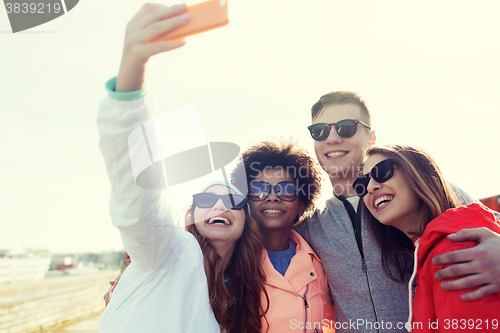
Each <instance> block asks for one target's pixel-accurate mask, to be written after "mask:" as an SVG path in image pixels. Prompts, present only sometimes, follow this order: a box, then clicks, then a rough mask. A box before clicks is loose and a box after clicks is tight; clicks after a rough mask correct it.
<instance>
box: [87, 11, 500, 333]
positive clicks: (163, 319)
mask: <svg viewBox="0 0 500 333" xmlns="http://www.w3.org/2000/svg"><path fill="white" fill-rule="evenodd" d="M185 9H186V7H185V5H176V6H170V7H167V6H163V5H155V4H147V5H145V6H144V7H143V8H141V10H140V11H139V12H138V13H137V14H136V15H135V16H134V18H132V20H131V21H130V22H129V24H128V25H127V30H126V36H125V46H124V51H123V57H122V62H121V66H120V70H119V74H118V76H117V77H116V78H113V79H111V80H109V81H108V82H107V83H106V88H107V91H108V94H107V96H106V97H105V98H104V100H103V101H102V102H101V105H100V111H99V116H98V121H97V122H98V128H99V133H100V148H101V152H102V155H103V157H104V161H105V164H106V169H107V173H108V176H109V179H110V182H111V198H110V214H111V218H112V221H113V224H114V225H115V226H116V227H118V229H119V230H120V234H121V237H122V240H123V244H124V248H125V250H126V253H127V258H126V260H127V263H128V262H130V265H128V267H126V268H125V266H126V265H124V266H123V268H122V274H121V275H120V278H119V280H118V279H117V280H116V281H115V283H114V286H113V289H112V290H113V291H112V294H108V295H107V296H106V297H107V301H109V303H107V307H106V309H105V310H104V312H103V314H102V316H101V319H100V323H99V332H101V333H106V332H113V333H116V332H120V333H121V332H182V333H186V332H214V333H215V332H217V333H218V332H226V333H235V332H237V333H245V332H248V333H250V332H253V333H257V332H269V333H275V332H276V333H277V332H308V333H313V332H333V331H334V330H337V331H339V332H358V331H366V332H394V331H396V332H402V331H412V330H413V331H448V330H470V329H483V330H488V331H493V330H498V329H499V323H498V319H499V318H498V317H499V315H498V309H500V294H499V292H500V255H499V253H500V225H499V219H498V216H499V215H498V213H496V212H494V211H492V210H490V209H488V208H486V207H484V206H483V205H482V204H480V203H478V202H475V201H474V200H473V199H472V198H470V197H469V196H468V195H467V194H466V193H464V192H462V191H461V190H460V189H458V188H456V187H453V186H450V184H449V183H447V182H446V180H445V179H444V177H443V175H442V174H441V172H440V170H439V168H438V166H437V165H436V163H435V161H434V160H433V158H432V157H431V156H430V155H429V154H428V153H427V152H425V151H424V150H422V149H420V148H415V147H410V146H405V145H397V144H394V145H385V146H377V145H376V144H375V141H376V137H375V132H374V130H373V129H372V128H371V122H370V112H369V109H368V107H367V104H366V102H365V101H364V100H363V98H362V97H361V96H360V95H359V94H357V93H354V92H348V91H336V92H331V93H328V94H326V95H323V96H322V97H321V98H320V99H319V100H318V101H317V102H316V103H315V104H314V105H313V106H312V108H311V118H312V124H311V125H310V126H309V127H308V128H309V131H310V133H311V136H312V138H313V140H314V150H315V153H316V158H317V162H319V163H317V162H316V161H315V160H314V159H313V158H311V157H310V156H309V155H308V153H307V152H306V151H305V150H304V149H302V148H300V147H299V146H298V145H297V144H296V143H294V142H291V141H284V140H273V141H263V142H260V143H258V144H255V145H253V146H251V147H250V148H248V149H246V150H245V151H244V152H243V154H242V160H241V162H240V163H239V164H238V166H237V167H236V169H235V170H234V171H233V172H232V174H231V181H230V182H227V181H220V182H214V183H211V184H208V185H207V186H206V187H205V188H203V189H200V191H199V192H198V193H195V194H193V197H192V205H191V207H190V208H189V209H188V210H187V212H186V214H185V216H184V221H185V225H186V228H185V230H181V229H179V228H176V227H175V223H174V216H173V214H172V204H171V198H170V191H169V190H168V188H167V189H166V190H160V189H144V188H141V187H140V186H138V185H137V184H136V181H135V178H134V174H133V171H132V167H131V162H130V157H129V146H128V137H129V135H130V133H131V132H132V131H133V130H134V129H135V128H137V127H138V126H140V125H141V124H143V123H144V122H146V121H148V120H150V119H153V117H155V115H156V110H155V106H154V103H153V101H152V98H151V96H150V95H149V94H148V92H147V91H146V89H145V88H144V76H145V67H146V63H147V62H148V60H149V59H150V57H151V56H153V55H155V54H158V53H161V52H166V51H170V50H173V49H175V48H178V47H181V46H182V45H184V42H183V41H170V42H165V41H162V42H157V43H149V41H150V40H153V39H155V38H156V37H159V36H161V35H163V34H165V33H166V32H168V31H170V30H172V29H175V28H176V27H178V26H180V25H183V24H185V23H186V22H187V21H188V20H189V17H188V16H187V15H179V14H182V13H183V12H184V11H185ZM322 170H323V171H324V172H326V173H327V175H328V177H329V179H330V181H331V183H332V187H333V191H334V193H333V196H332V197H331V198H330V199H328V200H327V201H326V204H325V208H324V209H323V210H321V211H320V210H317V209H316V207H315V202H316V200H317V199H318V197H319V196H320V190H321V181H320V178H321V173H322V172H323V171H322ZM323 195H325V194H323ZM128 256H129V257H128ZM442 280H444V282H443V281H442Z"/></svg>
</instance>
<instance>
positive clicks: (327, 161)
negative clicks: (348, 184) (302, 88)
mask: <svg viewBox="0 0 500 333" xmlns="http://www.w3.org/2000/svg"><path fill="white" fill-rule="evenodd" d="M365 118H366V116H365V117H363V116H362V111H361V108H360V107H359V106H358V105H356V104H353V103H342V104H331V105H329V106H327V107H326V108H325V110H323V111H322V112H321V113H320V114H319V115H318V116H317V117H316V118H314V120H313V124H316V123H328V124H331V123H337V122H339V121H340V120H344V119H357V120H361V121H363V122H365V123H367V120H366V119H365ZM374 138H375V137H374V132H371V131H370V130H369V129H368V128H366V127H365V126H363V125H361V124H358V127H357V131H356V134H354V136H352V137H350V138H341V137H340V136H339V135H338V134H337V132H336V131H335V126H332V127H331V131H330V135H329V136H328V138H327V139H326V140H324V141H314V151H315V152H316V157H317V158H318V161H319V164H320V165H321V167H322V168H323V170H325V171H326V172H327V173H328V175H329V177H330V179H331V181H332V183H337V182H340V181H343V180H344V179H354V178H356V176H357V169H358V166H359V165H360V164H361V162H362V161H363V158H364V156H365V155H364V154H365V151H366V149H367V148H368V147H369V146H370V140H372V141H374Z"/></svg>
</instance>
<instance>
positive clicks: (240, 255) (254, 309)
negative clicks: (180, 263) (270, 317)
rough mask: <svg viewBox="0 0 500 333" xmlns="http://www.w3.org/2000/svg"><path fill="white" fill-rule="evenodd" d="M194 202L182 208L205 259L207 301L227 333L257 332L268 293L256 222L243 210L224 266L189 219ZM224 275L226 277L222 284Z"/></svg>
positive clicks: (260, 326) (266, 309) (187, 228)
mask: <svg viewBox="0 0 500 333" xmlns="http://www.w3.org/2000/svg"><path fill="white" fill-rule="evenodd" d="M194 209H195V205H194V204H193V205H192V206H191V209H189V210H188V211H187V212H186V215H185V221H186V230H187V231H189V232H190V233H192V234H193V235H194V237H195V238H196V240H198V243H199V244H200V247H201V251H202V253H203V258H204V261H205V273H206V275H207V282H208V294H209V297H210V305H211V306H212V309H213V311H214V314H215V318H216V319H217V322H218V323H219V324H220V325H221V327H222V328H223V329H224V330H225V332H227V333H240V332H241V333H260V331H261V329H262V321H261V317H262V316H264V315H265V314H266V313H267V311H268V309H269V297H268V295H267V292H266V289H265V286H264V282H265V280H266V276H265V274H264V270H263V269H262V251H263V249H264V246H263V245H262V239H261V236H260V232H259V228H258V226H257V222H255V220H254V219H253V218H252V217H251V215H250V214H249V212H248V210H247V208H246V207H245V208H243V209H244V210H245V226H244V229H243V233H242V235H241V237H240V239H238V240H237V241H236V245H235V248H234V252H233V255H232V256H231V260H230V261H229V264H228V265H227V267H226V269H225V270H224V269H223V267H222V259H221V257H220V256H219V255H218V254H217V252H216V251H215V249H214V247H213V246H212V245H211V244H210V243H209V241H208V240H207V239H205V238H203V237H202V236H201V235H200V233H199V232H198V230H197V229H196V227H195V225H194V223H193V212H194ZM225 276H228V277H229V281H228V283H227V284H226V283H225V281H224V279H225ZM261 297H265V298H266V304H267V307H266V308H265V309H264V308H263V307H262V302H261Z"/></svg>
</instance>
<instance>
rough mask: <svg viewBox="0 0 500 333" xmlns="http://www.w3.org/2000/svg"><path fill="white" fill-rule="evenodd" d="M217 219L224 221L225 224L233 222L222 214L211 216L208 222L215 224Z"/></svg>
mask: <svg viewBox="0 0 500 333" xmlns="http://www.w3.org/2000/svg"><path fill="white" fill-rule="evenodd" d="M216 221H222V222H224V224H225V225H231V222H229V220H228V219H226V218H225V217H221V216H214V217H212V218H210V220H208V222H207V223H208V224H215V223H216Z"/></svg>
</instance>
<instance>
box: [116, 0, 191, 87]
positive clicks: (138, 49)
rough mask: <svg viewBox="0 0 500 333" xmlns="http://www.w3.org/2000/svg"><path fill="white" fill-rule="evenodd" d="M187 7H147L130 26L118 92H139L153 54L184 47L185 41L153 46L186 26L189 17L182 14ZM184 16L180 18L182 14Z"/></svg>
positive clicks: (182, 5)
mask: <svg viewBox="0 0 500 333" xmlns="http://www.w3.org/2000/svg"><path fill="white" fill-rule="evenodd" d="M186 8H187V7H186V5H185V4H181V5H175V6H170V7H167V6H164V5H159V4H145V5H144V6H143V7H142V8H141V9H140V10H139V11H138V12H137V14H135V16H134V17H133V18H132V19H131V20H130V22H129V23H128V24H127V29H126V32H125V43H124V46H123V55H122V61H121V65H120V71H119V73H118V77H117V78H116V87H115V90H116V91H117V92H128V91H134V90H139V89H141V88H142V86H143V85H144V75H145V68H146V63H147V62H148V60H149V58H151V57H152V56H153V55H155V54H158V53H162V52H167V51H170V50H173V49H176V48H178V47H181V46H183V45H184V44H185V42H184V41H183V40H176V41H158V42H155V43H150V41H151V40H153V39H156V38H158V37H160V36H162V35H164V34H166V33H167V32H169V31H171V30H174V29H175V28H177V27H180V26H182V25H184V24H186V23H187V22H188V21H189V15H187V14H182V13H183V12H185V11H186ZM179 14H181V15H179Z"/></svg>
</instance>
